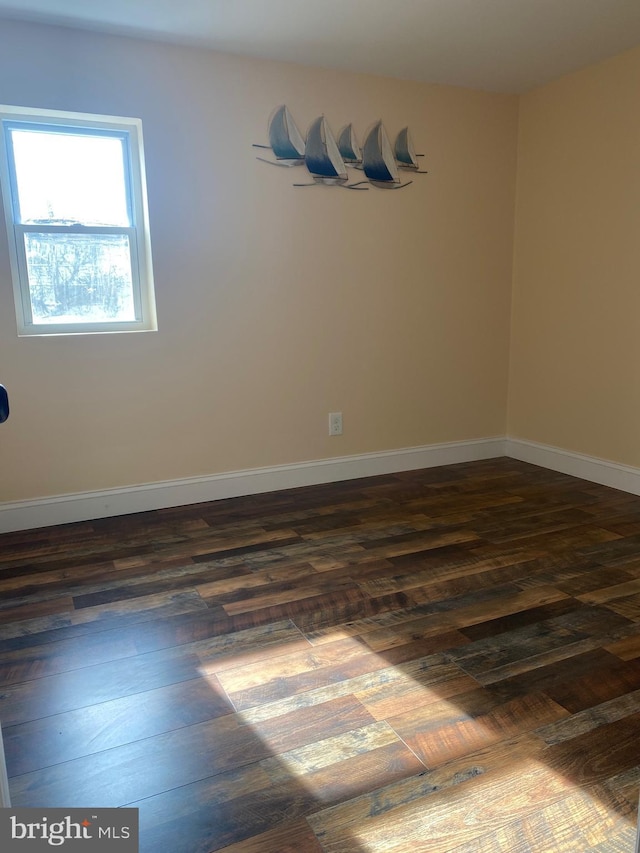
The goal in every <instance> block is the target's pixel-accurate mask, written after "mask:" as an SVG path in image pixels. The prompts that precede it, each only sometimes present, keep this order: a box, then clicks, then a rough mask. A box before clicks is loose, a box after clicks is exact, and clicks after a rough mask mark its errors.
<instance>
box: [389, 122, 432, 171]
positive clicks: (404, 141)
mask: <svg viewBox="0 0 640 853" xmlns="http://www.w3.org/2000/svg"><path fill="white" fill-rule="evenodd" d="M395 155H396V161H397V163H398V166H399V167H400V168H401V169H409V170H411V171H412V172H415V173H416V174H418V175H426V174H427V171H426V169H420V166H419V164H418V157H422V154H416V149H415V148H414V147H413V140H412V139H411V134H410V133H409V128H408V127H403V128H402V130H401V131H400V133H399V134H398V135H397V136H396V144H395Z"/></svg>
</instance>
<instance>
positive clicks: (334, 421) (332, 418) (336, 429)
mask: <svg viewBox="0 0 640 853" xmlns="http://www.w3.org/2000/svg"><path fill="white" fill-rule="evenodd" d="M329 435H342V412H329Z"/></svg>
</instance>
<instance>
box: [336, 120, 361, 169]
mask: <svg viewBox="0 0 640 853" xmlns="http://www.w3.org/2000/svg"><path fill="white" fill-rule="evenodd" d="M338 150H339V151H340V153H341V154H342V159H343V160H344V162H345V163H346V164H347V166H360V165H361V164H362V150H361V148H360V146H359V145H358V140H357V139H356V135H355V132H354V130H353V125H352V124H347V125H345V127H343V128H342V130H341V131H340V133H339V134H338Z"/></svg>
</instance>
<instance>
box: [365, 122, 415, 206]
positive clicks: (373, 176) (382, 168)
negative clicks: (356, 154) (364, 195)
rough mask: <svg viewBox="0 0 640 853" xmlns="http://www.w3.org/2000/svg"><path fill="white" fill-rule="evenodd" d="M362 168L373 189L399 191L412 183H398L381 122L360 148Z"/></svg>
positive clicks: (372, 129) (391, 152)
mask: <svg viewBox="0 0 640 853" xmlns="http://www.w3.org/2000/svg"><path fill="white" fill-rule="evenodd" d="M362 168H363V169H364V173H365V175H366V176H367V178H369V181H370V182H371V183H372V184H373V185H374V186H375V187H382V188H384V189H397V190H399V189H402V188H403V187H408V186H409V184H411V183H412V181H407V183H406V184H403V183H402V182H401V181H400V177H399V175H398V167H397V165H396V161H395V157H394V156H393V151H392V150H391V143H390V142H389V137H388V136H387V132H386V131H385V129H384V126H383V124H382V122H381V121H377V122H376V123H375V124H374V126H373V127H372V128H371V130H370V131H369V133H368V134H367V138H366V139H365V142H364V145H363V147H362Z"/></svg>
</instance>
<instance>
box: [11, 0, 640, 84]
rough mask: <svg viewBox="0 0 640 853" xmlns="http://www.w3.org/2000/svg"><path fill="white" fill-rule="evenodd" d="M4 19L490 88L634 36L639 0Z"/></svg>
mask: <svg viewBox="0 0 640 853" xmlns="http://www.w3.org/2000/svg"><path fill="white" fill-rule="evenodd" d="M0 16H2V17H5V18H18V19H23V20H31V21H42V22H46V23H56V24H62V25H65V26H73V27H81V28H83V29H92V30H103V31H107V32H115V33H123V34H129V35H136V36H142V37H144V38H152V39H156V40H160V41H169V42H177V43H187V44H199V45H203V46H209V47H211V48H214V49H217V50H222V51H226V52H231V53H239V54H243V55H247V56H255V57H261V58H266V59H280V60H285V61H290V62H301V63H303V64H305V65H319V66H324V67H330V68H339V69H344V70H351V71H363V72H368V73H373V74H384V75H387V76H391V77H401V78H405V79H413V80H423V81H428V82H432V83H445V84H451V85H456V86H468V87H471V88H475V89H485V90H488V91H496V92H525V91H527V90H529V89H531V88H534V87H535V86H539V85H542V84H544V83H547V82H549V81H550V80H553V79H555V78H556V77H560V76H562V75H563V74H566V73H568V72H570V71H574V70H576V69H578V68H582V67H584V66H586V65H590V64H591V63H593V62H597V61H599V60H601V59H605V58H607V57H609V56H613V55H615V54H617V53H621V52H622V51H624V50H627V49H628V48H631V47H634V46H636V45H639V44H640V0H314V1H313V2H312V0H0Z"/></svg>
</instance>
